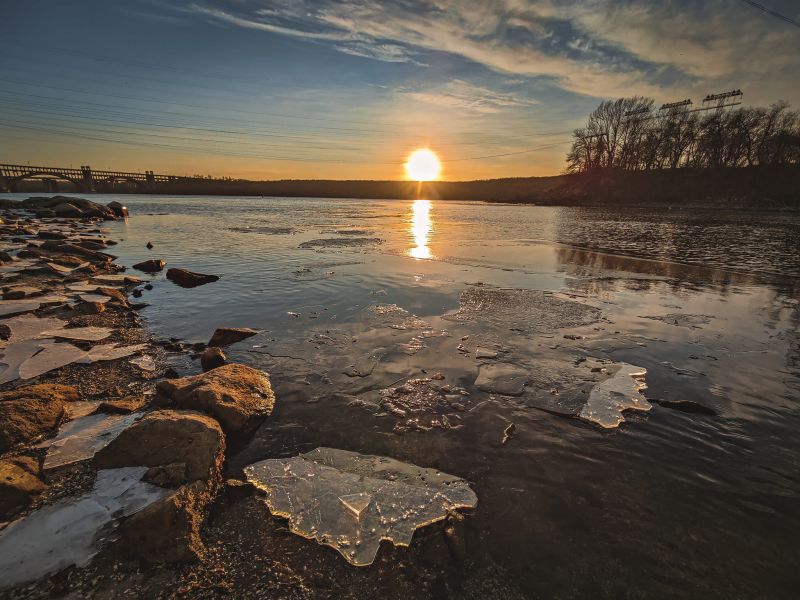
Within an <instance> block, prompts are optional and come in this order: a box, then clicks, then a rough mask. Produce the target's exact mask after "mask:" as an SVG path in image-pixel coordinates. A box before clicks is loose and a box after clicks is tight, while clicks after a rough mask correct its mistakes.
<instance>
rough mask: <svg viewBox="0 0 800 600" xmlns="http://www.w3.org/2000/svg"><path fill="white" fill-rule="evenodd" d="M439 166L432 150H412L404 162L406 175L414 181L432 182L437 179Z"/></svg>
mask: <svg viewBox="0 0 800 600" xmlns="http://www.w3.org/2000/svg"><path fill="white" fill-rule="evenodd" d="M440 169H441V164H440V163H439V157H438V156H436V153H435V152H434V151H433V150H428V149H427V148H423V149H421V150H414V152H412V153H411V155H410V156H409V157H408V161H407V162H406V175H408V178H409V179H412V180H414V181H433V180H434V179H438V178H439V170H440Z"/></svg>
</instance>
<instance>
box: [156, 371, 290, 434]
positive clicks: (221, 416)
mask: <svg viewBox="0 0 800 600" xmlns="http://www.w3.org/2000/svg"><path fill="white" fill-rule="evenodd" d="M156 393H157V394H158V400H159V401H161V402H166V403H170V402H171V403H172V404H173V405H174V406H175V407H177V408H189V409H194V410H200V411H203V412H206V413H209V414H211V415H213V416H214V417H216V418H217V420H219V422H220V423H221V424H222V427H223V429H225V432H226V433H228V434H232V433H233V434H242V433H243V434H247V433H250V432H252V431H253V430H254V429H255V428H256V427H257V426H258V425H259V424H260V423H261V422H262V421H263V420H264V419H265V418H266V417H268V416H269V414H270V413H271V412H272V407H273V406H274V404H275V395H274V394H273V392H272V386H271V385H270V381H269V375H267V374H266V373H264V372H263V371H258V370H256V369H253V368H251V367H248V366H246V365H239V364H230V365H223V366H221V367H218V368H216V369H213V370H211V371H209V372H208V373H203V374H202V375H195V376H194V377H183V378H181V379H172V380H165V381H160V382H159V383H158V385H157V386H156Z"/></svg>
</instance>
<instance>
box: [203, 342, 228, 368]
mask: <svg viewBox="0 0 800 600" xmlns="http://www.w3.org/2000/svg"><path fill="white" fill-rule="evenodd" d="M225 359H226V357H225V353H224V352H223V351H222V350H221V349H220V348H217V347H212V348H206V349H205V350H204V351H203V353H202V354H201V355H200V366H201V367H202V368H203V371H210V370H211V369H216V368H217V367H221V366H222V365H224V364H225Z"/></svg>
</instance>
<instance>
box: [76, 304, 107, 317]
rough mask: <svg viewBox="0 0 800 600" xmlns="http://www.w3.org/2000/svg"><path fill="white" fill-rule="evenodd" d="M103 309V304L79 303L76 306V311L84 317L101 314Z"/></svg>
mask: <svg viewBox="0 0 800 600" xmlns="http://www.w3.org/2000/svg"><path fill="white" fill-rule="evenodd" d="M105 309H106V305H105V303H104V302H81V303H80V304H79V305H78V310H80V311H81V312H82V313H83V314H85V315H96V314H99V313H101V312H103V311H104V310H105Z"/></svg>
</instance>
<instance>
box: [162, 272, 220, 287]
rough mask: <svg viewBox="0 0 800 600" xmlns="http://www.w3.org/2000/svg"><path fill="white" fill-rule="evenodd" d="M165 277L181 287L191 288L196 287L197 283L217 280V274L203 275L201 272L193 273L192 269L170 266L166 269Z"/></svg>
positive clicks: (201, 283) (202, 283)
mask: <svg viewBox="0 0 800 600" xmlns="http://www.w3.org/2000/svg"><path fill="white" fill-rule="evenodd" d="M167 279H169V280H170V281H171V282H172V283H174V284H176V285H179V286H181V287H185V288H193V287H197V286H198V285H204V284H206V283H211V282H214V281H219V276H217V275H204V274H202V273H193V272H192V271H187V270H186V269H175V268H172V269H168V270H167Z"/></svg>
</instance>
